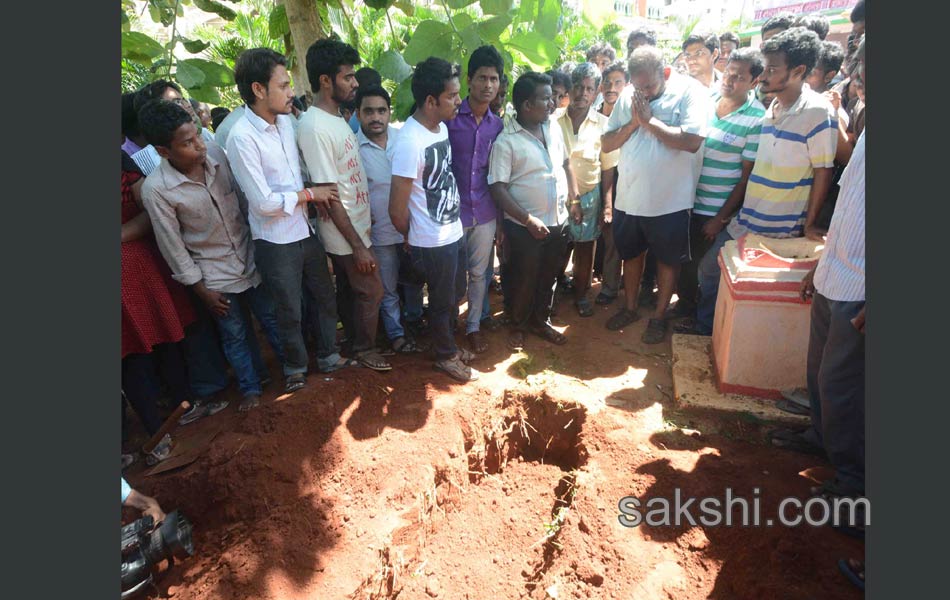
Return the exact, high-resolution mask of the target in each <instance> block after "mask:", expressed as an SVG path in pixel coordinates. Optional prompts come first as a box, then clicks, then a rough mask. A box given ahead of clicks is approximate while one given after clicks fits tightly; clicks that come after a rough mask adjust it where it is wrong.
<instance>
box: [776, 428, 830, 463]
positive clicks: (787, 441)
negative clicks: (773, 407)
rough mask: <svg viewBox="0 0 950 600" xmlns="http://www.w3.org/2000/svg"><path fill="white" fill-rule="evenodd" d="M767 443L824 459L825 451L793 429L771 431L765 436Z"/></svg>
mask: <svg viewBox="0 0 950 600" xmlns="http://www.w3.org/2000/svg"><path fill="white" fill-rule="evenodd" d="M765 437H766V439H767V440H768V442H769V443H770V444H771V445H773V446H775V447H776V448H781V449H783V450H791V451H793V452H798V453H800V454H810V455H812V456H820V457H822V458H826V457H827V454H826V453H825V449H824V448H822V447H820V446H816V445H814V444H812V443H810V442H809V441H808V440H806V439H805V438H804V437H803V436H802V432H801V431H795V430H793V429H773V430H771V431H769V432H768V433H767V434H766V436H765Z"/></svg>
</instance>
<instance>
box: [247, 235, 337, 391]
mask: <svg viewBox="0 0 950 600" xmlns="http://www.w3.org/2000/svg"><path fill="white" fill-rule="evenodd" d="M254 259H255V261H256V262H257V268H258V269H260V272H261V276H262V277H263V278H264V281H265V282H267V286H268V287H269V288H270V290H271V293H272V294H273V296H274V300H275V301H276V303H277V326H278V330H279V332H280V338H281V342H282V343H283V346H284V356H285V360H286V362H285V363H284V375H285V376H290V375H294V374H297V373H306V372H307V363H308V362H309V360H308V356H307V347H306V345H305V344H304V339H303V330H302V329H301V327H300V322H301V320H302V318H303V315H302V313H303V302H302V298H303V294H304V293H306V294H308V295H309V297H310V301H311V304H310V306H311V311H310V321H311V323H310V326H311V331H313V335H314V337H315V338H316V339H317V366H318V367H319V368H320V369H326V368H328V367H330V366H331V365H333V364H335V363H337V362H338V361H339V360H340V354H339V346H338V345H337V343H336V322H337V312H336V294H335V292H334V289H333V280H332V279H331V278H330V268H329V267H328V266H327V255H326V253H325V252H324V250H323V244H322V243H321V242H320V238H318V237H317V236H316V234H311V235H310V237H307V238H305V239H302V240H300V241H298V242H292V243H290V244H273V243H271V242H268V241H266V240H255V241H254Z"/></svg>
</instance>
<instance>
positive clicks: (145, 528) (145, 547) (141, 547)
mask: <svg viewBox="0 0 950 600" xmlns="http://www.w3.org/2000/svg"><path fill="white" fill-rule="evenodd" d="M194 552H195V548H194V545H193V544H192V542H191V523H190V522H189V521H188V519H186V518H185V517H184V516H183V515H181V514H179V513H178V511H177V510H176V511H174V512H171V513H169V514H168V515H167V516H166V517H165V520H164V521H162V524H161V525H159V526H158V527H155V526H154V522H153V519H152V517H148V516H146V517H142V518H141V519H139V520H137V521H134V522H132V523H129V524H128V525H126V526H125V527H123V528H122V596H121V597H122V598H123V599H125V598H133V597H135V596H136V595H137V594H140V593H142V592H144V591H145V589H146V588H147V587H148V586H149V585H150V584H151V583H152V582H153V581H154V577H153V572H154V568H155V566H156V565H158V564H160V563H161V562H163V561H165V560H166V559H167V560H168V561H169V566H171V565H172V564H174V562H175V559H176V558H178V559H183V558H187V557H189V556H192V555H193V554H194Z"/></svg>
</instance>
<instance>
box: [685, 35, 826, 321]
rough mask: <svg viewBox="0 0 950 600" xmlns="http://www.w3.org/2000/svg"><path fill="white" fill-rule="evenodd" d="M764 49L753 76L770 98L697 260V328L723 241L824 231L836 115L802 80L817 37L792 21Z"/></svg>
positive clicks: (712, 303)
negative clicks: (749, 157)
mask: <svg viewBox="0 0 950 600" xmlns="http://www.w3.org/2000/svg"><path fill="white" fill-rule="evenodd" d="M762 54H763V57H764V70H763V72H762V75H761V76H760V77H759V80H760V83H761V85H762V90H763V91H764V92H766V93H769V94H774V95H775V99H774V100H773V101H772V104H771V105H769V107H768V109H767V110H766V111H765V117H764V118H763V120H762V130H761V133H760V135H759V147H758V152H757V153H756V158H755V165H754V166H753V168H752V172H751V174H750V175H749V183H748V186H747V187H746V192H745V200H744V201H743V205H742V209H741V210H740V211H739V214H738V216H737V217H736V218H735V219H734V220H733V221H732V222H731V223H730V224H729V226H728V227H727V228H726V229H725V230H723V231H720V232H719V234H718V235H717V236H716V241H715V242H714V243H713V245H712V247H711V248H710V249H709V251H708V252H706V255H705V256H704V257H703V259H702V260H701V261H700V263H699V291H700V303H699V307H698V309H697V311H696V313H697V314H696V330H697V331H696V332H697V333H707V334H708V333H711V332H712V324H713V316H714V315H715V310H716V296H717V294H718V293H719V275H720V273H719V263H718V261H717V256H718V254H719V250H720V249H721V248H722V246H723V245H724V244H725V243H726V242H727V241H728V240H732V239H736V238H738V237H739V236H741V235H743V234H745V233H747V232H753V233H757V234H759V235H764V236H767V237H774V238H788V237H800V236H802V235H806V236H808V237H809V238H811V239H821V236H822V235H823V234H824V231H821V230H819V229H818V228H817V227H816V226H815V220H816V219H817V217H818V214H819V212H820V211H821V205H822V203H823V202H824V200H825V196H827V195H828V188H829V187H830V185H831V178H832V174H833V171H834V158H835V149H836V146H837V143H838V134H837V127H838V121H837V115H836V113H835V109H834V107H832V106H831V103H830V102H828V100H826V99H825V98H824V97H823V96H822V95H821V94H819V93H817V92H814V91H812V90H811V88H809V87H808V85H807V84H806V83H805V78H806V77H807V76H808V74H809V73H810V72H811V70H812V69H813V68H814V67H815V63H816V62H818V57H819V56H820V55H821V40H819V39H818V36H817V35H816V34H815V33H814V32H812V31H809V30H807V29H805V28H804V27H792V28H791V29H788V30H786V31H783V32H782V33H779V34H778V35H776V36H774V37H772V38H770V39H769V40H768V41H767V42H765V44H764V45H763V46H762Z"/></svg>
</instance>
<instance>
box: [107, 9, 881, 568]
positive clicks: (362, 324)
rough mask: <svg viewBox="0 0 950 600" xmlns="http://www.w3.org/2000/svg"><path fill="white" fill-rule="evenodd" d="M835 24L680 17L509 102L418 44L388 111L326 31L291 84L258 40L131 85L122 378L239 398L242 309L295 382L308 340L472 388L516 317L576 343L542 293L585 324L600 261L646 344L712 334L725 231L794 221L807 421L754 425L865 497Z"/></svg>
mask: <svg viewBox="0 0 950 600" xmlns="http://www.w3.org/2000/svg"><path fill="white" fill-rule="evenodd" d="M851 20H852V22H853V25H854V26H853V32H852V36H851V37H849V39H848V44H847V48H844V47H842V46H841V45H840V44H838V43H836V42H831V41H827V40H826V39H825V37H826V36H827V35H828V32H829V23H828V20H827V18H825V17H823V16H821V15H817V14H816V15H804V16H798V17H795V16H794V15H790V14H785V13H783V14H779V15H777V16H775V17H773V18H771V19H769V21H768V22H766V23H765V24H764V25H763V27H762V40H763V41H762V44H761V47H760V48H752V47H741V46H740V40H739V38H738V37H737V36H736V35H735V34H733V33H729V32H727V33H723V34H721V35H719V34H716V33H713V32H701V31H693V32H691V33H690V35H689V36H688V37H686V38H685V40H684V41H683V43H682V52H681V53H680V55H679V56H677V57H676V59H675V60H674V61H671V62H668V61H667V60H666V59H665V58H664V54H663V52H662V51H661V50H660V49H659V48H658V47H657V39H656V33H655V31H653V30H652V29H650V28H648V27H643V28H639V29H636V30H634V31H633V32H631V33H630V35H629V37H628V39H627V47H626V50H627V53H626V57H625V59H623V60H618V59H617V55H616V52H615V50H614V49H613V48H612V47H611V46H610V45H608V44H605V43H602V42H601V43H597V44H594V45H593V46H591V47H590V49H589V51H588V52H587V55H586V59H587V60H586V62H583V63H580V64H573V63H568V64H564V65H560V66H558V67H556V68H552V69H551V70H550V71H548V72H547V73H539V72H533V71H528V72H523V73H521V74H520V75H519V76H518V77H517V79H516V80H515V81H514V82H513V85H512V86H511V97H510V101H509V98H508V95H507V94H508V89H509V84H508V78H507V75H506V73H505V69H504V61H503V59H502V57H501V54H500V53H499V52H498V50H496V49H495V48H494V47H492V46H482V47H480V48H478V49H477V50H475V51H474V52H472V54H471V55H470V57H469V58H468V63H467V66H466V67H467V68H466V70H465V72H464V73H462V72H461V71H460V68H459V67H458V66H456V65H452V64H450V63H449V62H447V61H445V60H443V59H442V58H439V57H430V58H428V59H426V60H425V61H422V62H420V63H419V64H417V65H415V68H414V70H413V74H412V81H411V91H412V96H413V99H414V102H415V104H414V107H413V109H412V113H411V116H409V117H408V118H407V119H406V121H405V122H404V123H402V124H401V125H399V124H396V123H393V122H391V119H392V111H391V98H390V95H389V93H388V92H387V91H386V89H385V88H384V87H383V86H382V81H381V78H380V76H379V73H378V72H376V71H375V70H373V69H372V68H371V67H363V68H360V69H357V67H358V66H359V65H360V64H361V62H362V61H361V57H360V55H359V53H358V52H357V50H356V49H354V48H353V47H351V46H349V45H347V44H346V43H343V42H341V41H338V40H333V39H322V40H318V41H317V42H315V43H314V44H313V45H311V46H310V47H309V49H308V50H307V53H306V72H307V77H308V79H309V85H310V88H311V90H312V98H310V100H309V101H308V97H307V96H301V97H296V96H295V95H294V92H293V87H292V85H291V79H290V75H289V73H288V70H287V63H286V59H285V58H284V57H283V56H282V55H280V54H278V53H276V52H274V51H272V50H270V49H266V48H256V49H251V50H247V51H245V52H244V53H243V54H241V56H240V57H239V58H238V60H237V62H236V66H235V73H234V75H235V81H236V83H237V88H238V90H239V92H240V95H241V98H242V100H243V102H244V104H243V105H242V106H240V107H237V108H235V109H234V110H232V111H228V110H227V109H224V108H215V109H212V110H209V109H208V107H207V106H205V105H203V104H201V103H196V102H191V101H189V100H187V99H185V98H183V96H182V92H181V89H180V88H179V86H178V85H176V84H175V83H173V82H170V81H165V80H160V81H156V82H153V83H151V84H149V85H148V86H146V87H145V88H143V89H141V90H139V91H138V92H135V93H131V94H126V95H124V96H123V104H122V132H123V139H122V151H123V154H122V176H121V187H122V319H123V320H122V325H123V326H122V336H123V337H122V356H123V358H122V390H123V395H124V397H125V398H127V399H128V401H129V404H130V405H131V406H132V407H133V409H134V410H135V411H136V413H137V414H138V416H139V417H140V418H141V420H142V422H143V424H144V426H145V428H146V430H147V431H148V432H149V433H150V434H153V433H155V432H156V431H157V430H158V429H159V427H160V426H161V422H160V419H159V416H158V411H157V407H156V402H157V401H158V399H159V397H160V396H163V395H164V396H167V397H170V398H171V400H172V401H173V402H175V403H178V402H179V401H181V400H190V401H191V402H192V408H191V410H190V411H189V412H187V413H186V414H185V415H184V416H183V417H182V419H181V422H182V423H189V422H192V421H194V420H196V419H198V418H201V417H204V416H208V415H212V414H214V413H216V412H218V411H220V410H222V409H223V408H224V407H226V406H227V401H226V400H223V399H222V397H223V396H222V394H221V391H222V390H223V389H224V388H225V387H227V385H228V383H229V376H228V367H230V369H231V370H232V371H233V374H234V376H235V378H236V380H237V385H238V388H239V390H240V393H241V395H242V400H241V402H240V404H239V407H238V408H239V410H241V411H246V410H249V409H252V408H253V407H255V406H256V405H257V404H258V403H259V402H260V398H261V395H262V389H263V387H264V386H266V385H268V383H270V380H271V377H270V375H269V372H268V369H267V367H266V366H265V362H264V360H263V359H262V356H261V347H260V341H259V339H258V335H257V331H258V329H259V330H260V332H262V333H263V338H265V339H266V341H267V343H268V344H269V345H270V347H271V349H272V351H273V354H274V356H275V357H276V360H277V362H278V363H279V364H280V365H281V368H282V375H283V382H284V390H285V391H286V392H288V393H289V392H294V391H296V390H299V389H301V388H303V387H304V386H306V385H307V379H306V375H307V373H308V371H309V370H310V369H311V368H312V367H313V365H311V364H310V359H309V356H310V353H311V352H313V353H314V354H315V356H316V364H315V367H316V370H317V371H319V372H321V373H330V372H333V371H336V370H339V369H345V368H351V367H356V366H362V367H364V368H368V369H372V370H375V371H389V370H391V369H392V365H391V363H390V362H389V360H388V357H390V356H392V355H394V354H395V353H406V354H409V353H425V352H431V354H432V355H433V357H434V363H433V366H434V367H435V368H436V369H437V370H439V371H441V372H444V373H445V374H447V375H449V376H450V377H452V378H453V379H455V380H457V381H460V382H469V381H474V380H476V379H478V376H479V374H478V372H477V371H476V370H475V369H473V368H472V367H471V366H470V363H471V362H472V361H473V360H474V359H475V358H476V357H477V355H479V354H481V353H484V352H485V351H486V350H487V349H488V347H489V344H488V339H487V337H486V336H484V335H483V332H484V331H487V330H495V329H498V328H500V327H507V328H508V330H509V332H508V335H507V340H506V341H507V344H508V346H509V347H510V348H512V349H522V348H524V347H525V345H526V344H528V343H529V342H528V341H527V340H526V337H527V336H528V335H529V334H531V335H534V336H537V337H539V338H541V339H543V340H545V341H547V342H549V343H553V344H564V343H567V342H568V341H569V336H566V335H564V334H563V333H561V332H559V331H558V330H557V329H555V328H554V327H553V326H552V323H551V316H552V310H553V309H554V307H555V304H556V295H557V291H558V289H559V288H560V289H561V290H562V291H563V292H565V294H566V295H569V297H571V298H572V299H573V307H574V309H575V310H576V311H577V313H578V314H579V315H580V316H581V317H590V316H592V315H593V314H594V310H593V307H592V306H591V297H590V295H591V289H592V284H593V283H595V281H599V282H600V289H599V293H598V294H597V296H596V297H595V298H594V299H593V302H595V303H596V304H599V305H609V304H612V303H614V302H616V301H618V300H620V301H619V303H618V304H619V306H618V309H617V310H616V312H615V313H613V314H612V315H611V317H610V318H609V319H608V320H607V322H606V326H607V328H608V329H610V330H615V331H618V330H621V329H624V328H626V327H628V326H629V325H630V324H632V323H634V322H635V321H637V320H638V319H640V318H641V316H642V314H646V316H647V319H648V321H647V324H646V327H645V329H644V331H643V334H642V341H643V342H644V343H647V344H656V343H659V342H661V341H663V340H664V339H665V338H666V336H667V333H668V329H669V323H670V321H671V320H672V319H674V318H676V319H681V320H680V322H679V324H678V325H677V327H676V330H677V331H680V332H685V333H692V334H698V335H710V334H711V332H712V327H713V317H714V312H715V306H716V297H717V294H718V285H719V279H720V273H719V266H718V261H717V256H718V253H719V251H720V250H721V248H722V247H723V245H724V244H725V243H726V242H727V241H729V240H734V239H737V238H739V237H740V236H742V235H744V234H746V233H749V232H751V233H755V234H759V235H763V236H768V237H799V236H806V237H808V238H811V239H815V240H819V239H825V240H826V245H825V250H824V253H823V254H822V258H821V261H820V262H819V264H818V266H817V271H813V272H812V273H809V274H808V276H806V278H805V282H804V283H803V289H802V296H803V299H810V300H811V310H812V331H811V341H810V347H809V350H808V373H809V376H808V394H806V395H805V397H804V399H803V400H802V399H799V403H798V404H796V402H795V400H796V398H790V400H789V401H788V402H787V403H786V405H785V406H786V408H787V409H788V410H793V411H798V412H801V413H803V414H810V415H811V418H812V419H811V426H810V427H809V428H808V429H807V430H804V431H792V430H779V431H776V432H774V433H773V435H772V436H771V438H770V439H771V440H772V443H773V444H775V445H777V446H781V447H784V448H790V449H793V450H799V451H804V452H810V453H815V454H823V455H826V456H827V458H828V459H829V460H830V462H831V463H832V465H833V466H834V467H835V468H836V476H835V478H834V479H832V480H831V481H829V482H828V483H826V484H825V485H824V486H822V488H821V489H820V490H818V492H817V493H826V494H835V495H845V496H856V495H862V494H863V492H864V453H863V452H864V440H863V427H864V425H863V423H864V419H863V373H864V366H863V365H864V356H863V348H864V342H863V327H864V88H863V85H864V81H865V72H866V70H865V69H866V67H865V61H864V56H865V54H864V39H863V32H864V2H863V1H861V2H859V3H858V5H857V6H856V7H855V8H854V9H853V11H852V13H851ZM462 78H465V81H466V82H467V89H468V94H467V96H466V97H465V98H462V97H461V96H460V90H461V81H462ZM212 129H213V131H214V133H212V132H211V130H212ZM496 254H497V256H496ZM496 262H497V263H499V265H500V268H499V269H498V280H499V281H497V282H496V268H495V265H496ZM568 264H572V265H573V269H572V277H571V278H568V277H567V275H566V274H565V271H566V269H567V266H568ZM496 286H497V289H499V290H500V291H501V293H502V296H503V306H504V312H503V315H502V316H501V318H496V317H495V316H494V315H493V314H492V311H491V309H490V306H489V294H490V292H491V290H492V289H493V288H496ZM621 290H623V291H624V293H623V294H622V295H621V293H620V292H621ZM674 294H675V295H676V302H675V304H673V297H674ZM426 296H427V304H426V303H424V298H425V297H426ZM621 298H622V300H621ZM463 301H466V302H467V307H468V308H467V315H466V316H465V320H464V324H463V323H460V322H459V321H460V319H461V315H460V311H459V306H460V304H461V303H462V302H463ZM671 304H673V306H672V308H671ZM255 322H256V325H255ZM380 322H381V323H382V327H380ZM338 323H341V324H342V329H343V335H342V336H339V335H338ZM457 328H460V329H461V328H464V340H465V343H464V344H459V343H457V341H456V336H455V332H456V329H457ZM123 406H124V403H123ZM168 449H169V444H168V440H167V439H165V440H163V443H162V444H159V446H158V447H157V448H156V450H155V451H153V453H152V454H151V455H150V456H149V459H150V460H151V461H156V460H161V459H162V458H163V456H164V455H167V452H168ZM852 567H853V569H851V570H852V571H853V573H857V571H858V570H859V568H860V569H863V567H860V565H857V564H851V563H849V568H852ZM853 573H852V574H853ZM862 573H863V571H862ZM861 576H862V577H863V574H862V575H861Z"/></svg>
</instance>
